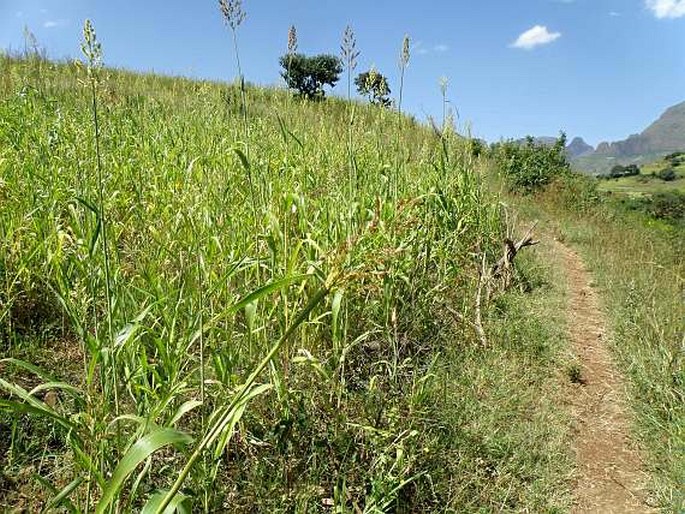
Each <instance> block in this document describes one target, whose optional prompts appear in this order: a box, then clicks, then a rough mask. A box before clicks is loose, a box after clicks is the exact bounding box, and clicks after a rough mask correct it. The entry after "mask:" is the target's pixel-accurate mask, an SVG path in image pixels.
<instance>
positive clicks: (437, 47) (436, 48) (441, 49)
mask: <svg viewBox="0 0 685 514" xmlns="http://www.w3.org/2000/svg"><path fill="white" fill-rule="evenodd" d="M449 49H450V47H449V46H447V45H444V44H439V45H435V46H434V47H433V50H434V51H436V52H439V53H443V52H446V51H447V50H449Z"/></svg>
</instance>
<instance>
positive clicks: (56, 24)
mask: <svg viewBox="0 0 685 514" xmlns="http://www.w3.org/2000/svg"><path fill="white" fill-rule="evenodd" d="M67 23H69V21H68V20H48V21H46V22H45V23H43V27H45V28H46V29H54V28H55V27H64V26H65V25H66V24H67Z"/></svg>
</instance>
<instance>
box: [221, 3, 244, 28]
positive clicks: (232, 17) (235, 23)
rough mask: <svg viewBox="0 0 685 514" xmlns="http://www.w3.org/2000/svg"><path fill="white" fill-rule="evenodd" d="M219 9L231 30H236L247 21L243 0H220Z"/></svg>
mask: <svg viewBox="0 0 685 514" xmlns="http://www.w3.org/2000/svg"><path fill="white" fill-rule="evenodd" d="M219 9H221V14H222V15H223V17H224V21H225V22H226V24H227V25H228V26H229V27H231V30H236V29H237V28H238V27H240V24H241V23H242V22H243V21H245V17H246V16H247V15H246V14H245V11H244V10H243V2H242V0H219Z"/></svg>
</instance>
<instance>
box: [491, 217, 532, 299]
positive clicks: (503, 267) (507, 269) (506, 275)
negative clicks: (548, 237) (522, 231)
mask: <svg viewBox="0 0 685 514" xmlns="http://www.w3.org/2000/svg"><path fill="white" fill-rule="evenodd" d="M537 225H538V221H536V222H535V223H533V226H532V227H530V228H529V229H528V232H526V235H525V236H523V237H522V238H521V239H520V240H519V241H518V242H516V243H514V241H512V240H511V239H510V238H508V237H507V238H506V239H505V240H504V255H502V257H501V258H500V259H499V260H498V261H497V262H496V263H495V264H494V265H493V266H492V268H490V277H491V278H492V279H495V278H503V280H504V285H503V288H504V289H508V288H509V286H510V285H511V277H512V270H513V264H514V259H515V258H516V255H517V254H518V253H519V252H520V251H521V249H522V248H525V247H527V246H534V245H536V244H539V243H540V241H538V240H535V239H533V231H534V230H535V227H537Z"/></svg>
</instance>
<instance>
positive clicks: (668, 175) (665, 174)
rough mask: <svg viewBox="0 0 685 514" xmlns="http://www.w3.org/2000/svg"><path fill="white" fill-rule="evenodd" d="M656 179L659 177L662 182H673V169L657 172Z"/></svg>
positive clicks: (674, 176)
mask: <svg viewBox="0 0 685 514" xmlns="http://www.w3.org/2000/svg"><path fill="white" fill-rule="evenodd" d="M656 176H657V177H659V178H660V179H661V180H663V181H664V182H671V181H673V180H675V179H676V178H678V177H677V175H676V174H675V170H674V169H673V168H664V169H663V170H661V171H659V172H658V173H657V174H656Z"/></svg>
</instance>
